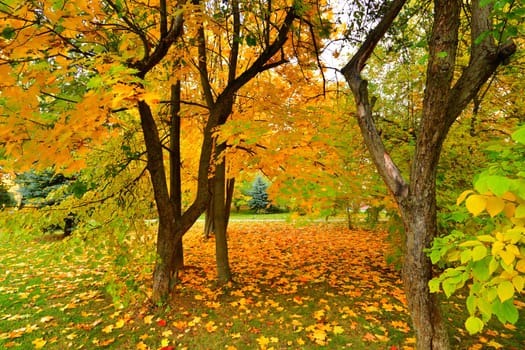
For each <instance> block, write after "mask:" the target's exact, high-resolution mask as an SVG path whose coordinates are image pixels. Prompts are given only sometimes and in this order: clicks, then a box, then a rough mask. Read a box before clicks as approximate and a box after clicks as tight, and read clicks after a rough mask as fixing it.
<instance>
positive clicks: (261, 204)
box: [248, 175, 270, 213]
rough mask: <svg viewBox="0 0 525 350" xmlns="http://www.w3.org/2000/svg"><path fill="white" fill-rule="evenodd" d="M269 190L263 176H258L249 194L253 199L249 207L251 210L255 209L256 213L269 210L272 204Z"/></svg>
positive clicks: (249, 201) (250, 200) (249, 202)
mask: <svg viewBox="0 0 525 350" xmlns="http://www.w3.org/2000/svg"><path fill="white" fill-rule="evenodd" d="M267 188H268V183H267V182H266V181H264V179H263V178H262V176H261V175H257V176H256V177H255V180H253V182H252V188H251V189H250V191H249V192H248V195H249V196H251V197H252V198H251V199H249V200H248V206H249V207H250V209H254V210H255V212H256V213H260V212H261V210H265V209H267V208H268V205H269V204H270V201H269V200H268V193H267V192H266V189H267Z"/></svg>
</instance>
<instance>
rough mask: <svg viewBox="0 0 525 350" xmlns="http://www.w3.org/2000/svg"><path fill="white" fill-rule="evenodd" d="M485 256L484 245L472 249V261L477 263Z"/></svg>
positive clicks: (485, 249)
mask: <svg viewBox="0 0 525 350" xmlns="http://www.w3.org/2000/svg"><path fill="white" fill-rule="evenodd" d="M486 256H487V248H486V247H485V246H484V245H480V246H477V247H474V249H472V261H479V260H481V259H483V258H484V257H486Z"/></svg>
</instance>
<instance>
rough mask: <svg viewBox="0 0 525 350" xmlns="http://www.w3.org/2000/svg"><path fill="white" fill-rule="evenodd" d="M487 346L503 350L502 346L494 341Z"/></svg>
mask: <svg viewBox="0 0 525 350" xmlns="http://www.w3.org/2000/svg"><path fill="white" fill-rule="evenodd" d="M487 345H488V346H490V347H492V348H494V349H503V345H501V344H500V343H498V342H496V341H494V340H491V341H489V342H488V343H487Z"/></svg>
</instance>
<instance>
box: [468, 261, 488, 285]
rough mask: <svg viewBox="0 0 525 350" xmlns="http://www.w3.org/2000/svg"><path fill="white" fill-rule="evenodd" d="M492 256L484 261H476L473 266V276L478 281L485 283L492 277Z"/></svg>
mask: <svg viewBox="0 0 525 350" xmlns="http://www.w3.org/2000/svg"><path fill="white" fill-rule="evenodd" d="M491 258H492V256H487V257H485V258H484V259H481V260H479V261H476V262H474V263H473V264H472V274H473V275H474V277H475V278H477V279H478V280H480V281H482V282H484V281H487V280H488V279H489V277H490V274H489V266H488V265H489V260H488V259H491Z"/></svg>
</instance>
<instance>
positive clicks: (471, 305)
mask: <svg viewBox="0 0 525 350" xmlns="http://www.w3.org/2000/svg"><path fill="white" fill-rule="evenodd" d="M476 301H477V297H476V296H474V295H469V296H468V297H467V301H466V304H467V310H468V313H469V314H470V315H473V314H474V313H475V312H476Z"/></svg>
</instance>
